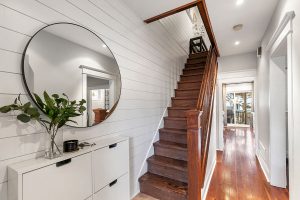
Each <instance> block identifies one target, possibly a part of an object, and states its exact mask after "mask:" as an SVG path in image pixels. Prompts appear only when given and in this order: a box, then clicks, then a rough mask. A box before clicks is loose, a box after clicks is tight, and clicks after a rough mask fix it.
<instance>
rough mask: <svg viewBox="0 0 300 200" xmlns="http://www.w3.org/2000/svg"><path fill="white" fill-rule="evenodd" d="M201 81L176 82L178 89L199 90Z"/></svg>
mask: <svg viewBox="0 0 300 200" xmlns="http://www.w3.org/2000/svg"><path fill="white" fill-rule="evenodd" d="M200 87H201V81H197V82H178V89H198V90H199V91H200Z"/></svg>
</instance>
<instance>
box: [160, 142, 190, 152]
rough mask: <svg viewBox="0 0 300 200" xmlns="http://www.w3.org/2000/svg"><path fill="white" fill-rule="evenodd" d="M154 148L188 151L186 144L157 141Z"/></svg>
mask: <svg viewBox="0 0 300 200" xmlns="http://www.w3.org/2000/svg"><path fill="white" fill-rule="evenodd" d="M154 146H161V147H166V148H173V149H179V150H187V145H186V144H180V143H175V142H168V141H157V142H155V143H154Z"/></svg>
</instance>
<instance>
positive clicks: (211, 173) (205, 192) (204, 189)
mask: <svg viewBox="0 0 300 200" xmlns="http://www.w3.org/2000/svg"><path fill="white" fill-rule="evenodd" d="M216 159H217V158H215V159H214V163H213V165H212V168H210V171H209V177H208V179H207V181H206V183H205V184H204V188H203V189H202V191H201V193H202V199H204V200H205V199H206V196H207V193H208V189H209V185H210V181H211V179H212V176H213V174H214V171H215V168H216V164H217V160H216Z"/></svg>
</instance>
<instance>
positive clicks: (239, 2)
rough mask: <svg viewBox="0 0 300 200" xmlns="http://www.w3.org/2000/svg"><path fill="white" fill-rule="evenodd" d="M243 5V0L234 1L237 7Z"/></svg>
mask: <svg viewBox="0 0 300 200" xmlns="http://www.w3.org/2000/svg"><path fill="white" fill-rule="evenodd" d="M243 3H244V0H237V1H236V5H237V6H239V5H242V4H243Z"/></svg>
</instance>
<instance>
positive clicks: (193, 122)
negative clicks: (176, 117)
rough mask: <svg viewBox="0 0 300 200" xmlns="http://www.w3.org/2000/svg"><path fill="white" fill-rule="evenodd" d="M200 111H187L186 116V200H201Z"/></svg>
mask: <svg viewBox="0 0 300 200" xmlns="http://www.w3.org/2000/svg"><path fill="white" fill-rule="evenodd" d="M201 114H202V112H201V111H200V110H189V111H187V112H186V116H187V145H188V200H201V188H202V187H201V185H202V184H201V182H202V177H201V174H202V173H201V125H200V120H201V119H200V118H201Z"/></svg>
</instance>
